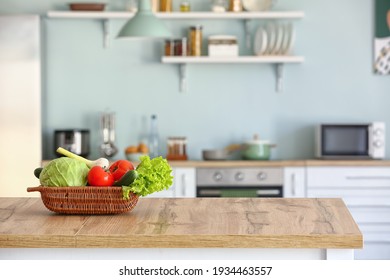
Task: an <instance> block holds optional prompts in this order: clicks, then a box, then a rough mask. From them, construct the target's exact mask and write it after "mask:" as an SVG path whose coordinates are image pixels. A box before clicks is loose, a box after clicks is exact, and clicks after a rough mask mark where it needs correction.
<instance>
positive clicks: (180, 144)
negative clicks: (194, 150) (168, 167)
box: [167, 137, 187, 160]
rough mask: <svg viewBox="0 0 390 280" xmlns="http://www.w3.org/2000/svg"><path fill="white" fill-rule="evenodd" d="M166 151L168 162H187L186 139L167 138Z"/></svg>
mask: <svg viewBox="0 0 390 280" xmlns="http://www.w3.org/2000/svg"><path fill="white" fill-rule="evenodd" d="M167 151H168V152H167V159H168V160H187V138H186V137H168V141H167Z"/></svg>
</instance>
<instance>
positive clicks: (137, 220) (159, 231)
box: [0, 198, 363, 249]
mask: <svg viewBox="0 0 390 280" xmlns="http://www.w3.org/2000/svg"><path fill="white" fill-rule="evenodd" d="M362 246H363V237H362V234H361V232H360V230H359V228H358V226H357V225H356V223H355V221H354V220H353V218H352V216H351V214H350V213H349V211H348V209H347V207H346V206H345V204H344V202H343V201H342V200H341V199H333V198H332V199H316V198H140V200H139V202H138V204H137V206H136V207H135V209H134V210H133V211H131V212H128V213H125V214H120V215H104V216H92V215H84V216H82V215H60V214H56V213H53V212H50V211H49V210H47V209H46V208H45V207H44V205H43V203H42V201H41V199H40V198H0V247H1V248H225V247H226V248H349V249H353V248H362Z"/></svg>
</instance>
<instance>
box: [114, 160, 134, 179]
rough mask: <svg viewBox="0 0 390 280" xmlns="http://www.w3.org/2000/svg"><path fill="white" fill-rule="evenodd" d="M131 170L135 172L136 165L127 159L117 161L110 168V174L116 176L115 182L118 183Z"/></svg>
mask: <svg viewBox="0 0 390 280" xmlns="http://www.w3.org/2000/svg"><path fill="white" fill-rule="evenodd" d="M129 170H134V165H133V164H132V163H131V162H130V161H128V160H125V159H120V160H117V161H115V162H114V163H113V164H111V166H110V172H111V174H112V175H113V176H114V181H118V180H119V179H120V178H122V176H123V175H125V173H126V172H127V171H129Z"/></svg>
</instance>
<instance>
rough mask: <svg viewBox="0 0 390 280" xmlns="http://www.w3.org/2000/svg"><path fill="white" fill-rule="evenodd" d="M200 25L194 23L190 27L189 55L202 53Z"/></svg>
mask: <svg viewBox="0 0 390 280" xmlns="http://www.w3.org/2000/svg"><path fill="white" fill-rule="evenodd" d="M202 29H203V27H202V25H196V26H191V27H190V32H189V46H190V47H189V50H190V51H189V55H190V56H201V55H202Z"/></svg>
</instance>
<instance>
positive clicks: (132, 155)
mask: <svg viewBox="0 0 390 280" xmlns="http://www.w3.org/2000/svg"><path fill="white" fill-rule="evenodd" d="M147 155H148V154H144V153H130V154H126V158H127V160H129V161H133V162H139V161H141V160H140V159H139V157H140V156H147Z"/></svg>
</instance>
